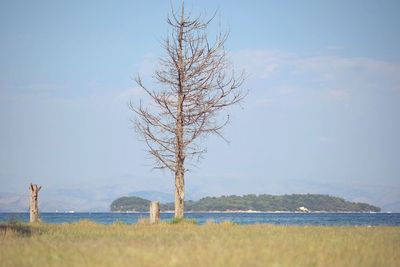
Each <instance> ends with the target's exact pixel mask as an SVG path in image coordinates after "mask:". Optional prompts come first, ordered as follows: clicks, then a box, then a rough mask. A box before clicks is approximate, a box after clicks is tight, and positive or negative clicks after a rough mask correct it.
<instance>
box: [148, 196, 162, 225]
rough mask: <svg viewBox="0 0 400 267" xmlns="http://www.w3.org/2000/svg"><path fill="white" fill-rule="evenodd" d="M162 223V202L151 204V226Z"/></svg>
mask: <svg viewBox="0 0 400 267" xmlns="http://www.w3.org/2000/svg"><path fill="white" fill-rule="evenodd" d="M159 221H160V202H158V201H152V202H151V203H150V224H154V223H157V222H159Z"/></svg>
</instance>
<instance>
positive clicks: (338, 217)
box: [0, 212, 400, 226]
mask: <svg viewBox="0 0 400 267" xmlns="http://www.w3.org/2000/svg"><path fill="white" fill-rule="evenodd" d="M40 215H41V219H42V221H43V222H46V223H70V222H76V221H80V220H92V221H95V222H97V223H101V224H111V223H114V222H125V223H128V224H132V223H136V222H137V221H138V220H139V219H142V218H148V217H149V214H148V213H112V212H104V213H97V212H96V213H90V212H84V213H83V212H82V213H81V212H77V213H61V212H58V213H50V212H49V213H47V212H43V213H41V214H40ZM172 217H173V214H172V213H161V220H171V219H172ZM185 217H186V218H189V219H194V220H196V221H197V223H198V224H204V223H205V222H207V221H214V222H221V221H231V222H234V223H238V224H255V223H266V224H277V225H327V226H328V225H336V226H346V225H354V226H356V225H371V226H376V225H388V226H400V213H225V212H224V213H214V212H213V213H204V212H193V213H186V214H185ZM16 220H17V221H23V222H28V220H29V213H0V222H7V221H16Z"/></svg>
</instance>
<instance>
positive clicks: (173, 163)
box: [130, 3, 244, 218]
mask: <svg viewBox="0 0 400 267" xmlns="http://www.w3.org/2000/svg"><path fill="white" fill-rule="evenodd" d="M179 13H180V14H177V13H175V12H174V11H172V15H171V17H169V18H168V19H167V22H168V25H169V26H170V27H171V28H172V31H171V33H170V34H169V36H168V37H167V38H166V39H165V40H164V42H163V48H164V49H165V52H166V56H165V57H163V58H160V60H159V65H160V68H159V69H158V70H157V71H156V72H155V76H154V77H155V79H156V81H157V82H158V84H159V85H160V86H161V88H160V90H150V89H148V88H147V87H146V86H145V85H144V84H143V82H142V79H141V78H140V76H138V77H137V78H136V82H137V84H138V85H139V86H140V87H141V88H143V89H144V90H145V91H146V93H147V94H148V96H149V97H150V101H151V103H152V105H151V110H149V108H147V107H145V106H143V104H142V103H140V105H139V106H137V107H135V106H133V105H132V103H131V104H130V107H131V109H132V110H133V111H134V112H136V114H137V119H136V121H135V129H136V131H137V132H138V133H139V134H140V135H141V136H142V137H143V139H144V141H145V143H146V144H147V146H148V149H149V150H148V151H149V153H150V155H151V156H152V157H153V158H154V159H155V165H154V166H155V168H157V169H168V170H170V171H171V172H173V173H174V174H175V217H176V218H182V217H183V212H184V177H185V172H186V171H187V169H186V168H185V164H186V163H187V162H188V161H190V160H193V159H199V158H200V156H201V155H202V154H203V153H205V152H206V149H205V147H203V146H201V144H200V142H199V141H200V139H201V138H200V137H202V136H207V135H209V134H217V135H219V136H221V137H222V134H221V129H222V128H223V127H224V126H225V125H227V123H228V122H229V115H226V116H223V117H221V116H218V114H219V111H221V110H222V109H224V108H225V107H228V106H231V105H234V104H237V103H239V102H240V101H241V100H242V99H243V97H244V94H243V92H242V91H241V90H240V87H241V85H242V83H243V80H244V74H243V73H242V74H240V75H239V76H238V77H235V73H234V71H233V69H232V67H231V65H230V63H229V61H228V60H227V56H226V52H225V49H224V44H225V41H226V40H227V36H228V35H227V34H223V33H219V34H218V35H217V37H216V40H215V41H214V42H210V41H209V38H208V35H207V32H206V29H207V26H209V24H210V22H211V21H212V19H213V18H211V19H210V20H203V19H202V18H201V17H197V18H195V19H191V18H190V16H187V15H186V14H185V10H184V4H183V3H182V6H181V9H180V12H179Z"/></svg>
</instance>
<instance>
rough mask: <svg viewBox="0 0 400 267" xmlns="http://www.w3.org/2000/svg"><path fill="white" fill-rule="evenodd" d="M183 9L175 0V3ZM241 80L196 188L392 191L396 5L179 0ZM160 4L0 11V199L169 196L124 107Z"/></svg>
mask: <svg viewBox="0 0 400 267" xmlns="http://www.w3.org/2000/svg"><path fill="white" fill-rule="evenodd" d="M179 2H180V1H172V3H173V4H174V5H179ZM187 6H188V8H189V9H191V10H192V11H193V13H194V14H198V13H199V12H202V13H203V14H204V13H206V14H208V15H212V14H213V12H214V11H215V10H217V9H218V10H219V12H218V15H217V16H216V19H215V23H214V24H212V26H211V29H210V31H211V32H215V30H216V29H218V27H219V24H220V25H222V26H221V27H222V28H223V29H227V28H229V30H230V37H229V40H228V42H227V45H226V48H227V50H228V52H229V54H230V56H231V59H232V62H233V63H234V65H235V68H236V69H238V70H241V69H245V70H246V72H247V74H248V75H249V77H248V79H247V81H246V83H245V88H246V89H249V95H248V97H247V99H246V101H245V103H244V104H243V105H242V107H236V108H234V109H232V110H231V111H232V123H231V124H230V125H229V126H228V127H227V128H226V130H225V136H226V138H227V139H229V140H230V141H231V142H230V143H229V144H227V143H225V142H224V141H223V140H221V139H218V138H216V137H212V138H209V139H208V140H207V141H206V142H205V144H206V145H207V146H208V151H209V152H208V154H206V156H205V159H204V160H203V161H202V162H201V163H200V164H199V165H198V167H197V168H196V169H194V170H193V171H192V172H190V173H188V174H187V184H188V185H189V187H190V188H192V189H193V190H194V189H196V190H199V191H202V192H212V193H216V194H230V193H276V192H277V190H275V191H274V188H283V189H280V191H279V192H280V193H282V192H283V193H285V192H286V193H291V192H292V191H293V188H289V187H288V189H287V190H286V191H285V186H286V184H287V183H288V181H291V180H296V181H301V182H304V183H305V184H307V183H311V182H312V183H327V184H332V185H336V184H352V185H356V186H357V185H359V186H365V185H366V186H370V187H376V188H382V187H388V188H390V187H399V186H400V141H399V138H400V16H399V14H400V2H399V1H364V0H363V1H349V0H346V1H228V0H227V1H223V0H213V1H211V0H210V1H204V0H202V1H200V0H193V1H187ZM169 12H170V1H161V0H160V1H16V0H9V1H5V0H2V1H1V2H0V129H1V130H0V182H1V183H0V184H1V187H0V191H2V192H4V191H6V192H17V191H21V190H25V189H26V185H27V183H28V182H29V181H33V182H36V183H39V184H42V185H47V186H57V187H63V186H65V187H68V186H76V185H79V184H84V185H85V186H92V185H96V184H103V185H104V184H110V185H114V184H128V185H130V186H132V188H134V189H135V190H139V189H142V190H147V189H153V190H159V191H166V190H168V189H171V188H172V185H173V177H172V174H170V173H168V172H164V173H163V172H158V171H151V167H150V166H149V163H150V162H151V161H149V160H147V159H146V154H145V151H144V150H145V146H144V145H143V144H142V143H140V142H139V141H138V138H137V135H136V134H135V132H134V131H133V130H132V125H131V123H130V119H132V118H134V115H133V114H132V112H131V111H130V110H129V109H128V107H127V103H128V101H130V100H132V101H133V102H137V101H138V100H139V99H140V98H141V97H143V96H144V94H143V92H141V91H140V90H139V89H138V87H137V85H136V84H135V83H134V81H133V80H132V77H134V76H135V75H136V74H137V73H140V74H141V75H142V76H143V78H144V80H145V82H146V83H148V84H151V75H152V71H153V70H154V69H156V68H157V58H158V57H159V56H162V55H163V53H164V52H163V50H162V49H161V45H160V41H161V40H162V38H163V37H165V36H166V34H167V33H168V30H169V29H168V27H167V24H166V17H167V15H168V13H169Z"/></svg>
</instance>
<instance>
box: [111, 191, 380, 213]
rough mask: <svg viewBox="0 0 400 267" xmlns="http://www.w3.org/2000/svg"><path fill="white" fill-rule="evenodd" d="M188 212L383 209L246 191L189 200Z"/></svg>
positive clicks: (132, 207)
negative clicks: (239, 193)
mask: <svg viewBox="0 0 400 267" xmlns="http://www.w3.org/2000/svg"><path fill="white" fill-rule="evenodd" d="M149 205H150V200H147V199H143V198H140V197H135V196H131V197H121V198H118V199H116V200H114V201H113V202H112V203H111V206H110V209H111V211H113V212H146V211H148V210H149ZM172 210H174V203H166V204H161V211H172ZM185 211H187V212H196V211H197V212H201V211H205V212H212V211H221V212H227V211H232V212H238V211H260V212H274V211H288V212H294V211H300V212H308V211H311V212H312V211H326V212H380V211H381V209H380V208H379V207H376V206H372V205H369V204H366V203H356V202H350V201H347V200H345V199H343V198H339V197H334V196H329V195H321V194H292V195H281V196H274V195H265V194H262V195H254V194H251V195H244V196H235V195H231V196H221V197H205V198H202V199H200V200H198V201H191V200H189V201H185Z"/></svg>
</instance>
